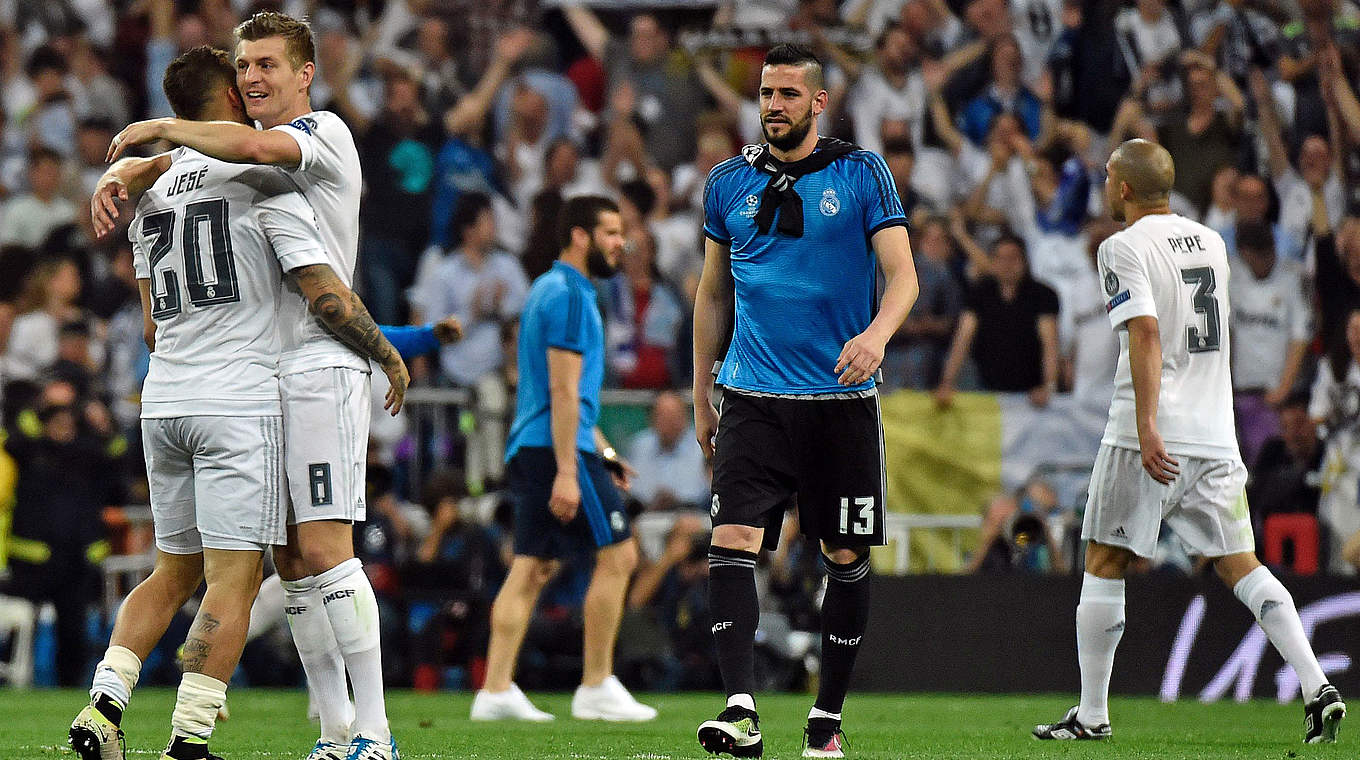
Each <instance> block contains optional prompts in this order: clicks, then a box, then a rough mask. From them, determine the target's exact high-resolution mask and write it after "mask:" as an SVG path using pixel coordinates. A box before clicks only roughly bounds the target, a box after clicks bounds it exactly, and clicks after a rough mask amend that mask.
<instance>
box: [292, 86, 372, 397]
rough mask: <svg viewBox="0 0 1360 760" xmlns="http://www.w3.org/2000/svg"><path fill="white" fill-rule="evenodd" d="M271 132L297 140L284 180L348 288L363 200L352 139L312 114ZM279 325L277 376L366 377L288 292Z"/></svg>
mask: <svg viewBox="0 0 1360 760" xmlns="http://www.w3.org/2000/svg"><path fill="white" fill-rule="evenodd" d="M274 129H276V130H278V131H280V132H284V133H286V134H288V135H290V136H292V138H293V139H294V140H297V144H298V149H299V150H300V151H301V152H302V162H301V163H300V164H298V167H297V168H296V169H293V170H292V171H290V172H289V176H291V177H292V178H293V181H294V182H296V183H297V185H298V187H299V188H300V189H301V190H302V194H303V196H305V197H306V198H307V201H308V202H309V203H311V204H312V208H313V209H314V210H315V211H316V220H317V226H318V227H319V228H320V230H321V240H322V242H323V243H325V245H326V249H325V251H326V257H327V261H326V263H328V264H330V266H331V269H334V270H335V273H336V274H337V275H338V276H339V277H340V279H341V280H342V281H344V283H345V284H346V285H349V286H350V287H353V286H354V266H355V262H356V259H357V258H358V253H359V197H360V196H361V195H362V194H363V172H362V170H361V169H360V168H359V151H358V149H357V148H355V147H354V136H353V135H352V134H350V131H349V127H347V126H345V122H344V121H342V120H341V119H340V117H339V116H336V115H335V114H333V113H331V112H330V111H312V112H311V113H309V114H306V115H304V116H300V117H298V118H296V119H294V120H293V121H291V122H289V123H287V124H280V125H279V126H277V127H274ZM279 324H280V325H281V328H280V329H281V330H282V331H283V356H282V357H281V358H280V360H279V372H280V374H284V375H288V374H293V373H295V372H306V371H308V370H313V369H323V368H325V367H349V368H351V369H358V370H363V371H365V372H367V371H368V359H366V358H364V357H361V356H359V355H358V354H357V353H355V352H354V350H353V349H351V348H349V347H348V346H346V345H344V344H343V343H341V342H340V341H338V340H336V339H335V337H334V336H332V335H331V334H330V333H329V332H327V331H326V329H325V327H323V326H322V324H321V322H320V321H319V320H318V319H317V318H316V317H315V316H314V315H313V314H312V313H311V312H310V311H309V310H308V308H307V301H306V299H304V298H303V297H302V295H301V294H300V293H298V292H296V291H295V290H292V289H290V291H289V293H288V294H286V295H285V297H284V304H283V311H282V314H281V321H280V323H279Z"/></svg>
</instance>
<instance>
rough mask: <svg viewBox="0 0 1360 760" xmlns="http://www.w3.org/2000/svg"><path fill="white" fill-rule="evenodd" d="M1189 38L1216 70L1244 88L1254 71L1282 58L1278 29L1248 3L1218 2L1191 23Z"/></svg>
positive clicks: (1235, 0) (1243, 1) (1241, 0)
mask: <svg viewBox="0 0 1360 760" xmlns="http://www.w3.org/2000/svg"><path fill="white" fill-rule="evenodd" d="M1190 36H1191V37H1192V38H1193V40H1194V43H1195V45H1196V46H1198V47H1199V49H1200V50H1202V51H1203V52H1204V53H1205V54H1206V55H1208V56H1209V57H1210V59H1211V60H1212V61H1213V62H1214V63H1215V65H1216V66H1218V67H1220V68H1222V69H1223V71H1224V73H1226V74H1227V75H1228V76H1230V77H1232V78H1233V80H1234V81H1235V82H1236V83H1237V85H1238V86H1239V87H1245V86H1246V84H1247V76H1248V74H1249V73H1250V70H1251V68H1252V67H1259V68H1272V67H1273V66H1274V65H1275V61H1276V60H1277V59H1278V58H1279V57H1280V30H1279V26H1278V25H1277V24H1276V23H1275V22H1274V21H1272V20H1271V19H1270V18H1269V17H1268V16H1266V15H1265V14H1264V13H1262V12H1260V11H1258V10H1255V9H1253V8H1248V7H1246V2H1245V0H1219V2H1218V3H1217V4H1216V5H1214V6H1213V7H1211V8H1208V9H1206V10H1203V11H1201V12H1200V13H1199V14H1198V15H1196V16H1195V17H1194V19H1193V20H1192V21H1191V22H1190Z"/></svg>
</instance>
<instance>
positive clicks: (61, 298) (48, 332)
mask: <svg viewBox="0 0 1360 760" xmlns="http://www.w3.org/2000/svg"><path fill="white" fill-rule="evenodd" d="M80 287H81V286H80V270H78V269H77V268H76V264H75V261H73V260H71V259H69V258H65V257H59V258H51V259H47V260H45V261H42V262H41V263H39V264H38V265H37V266H36V267H34V269H33V271H32V272H31V273H30V274H29V275H28V279H27V281H26V284H25V286H24V292H23V295H22V296H21V297H20V298H19V300H18V302H17V303H16V304H15V311H16V312H17V314H18V316H16V317H15V319H14V325H13V326H12V327H11V328H10V334H9V342H8V344H7V346H6V350H5V356H4V360H5V376H6V377H8V378H10V379H18V380H36V379H38V378H39V377H40V376H41V375H42V373H43V372H44V371H46V370H47V369H48V368H49V367H51V366H52V363H53V362H55V361H56V360H57V354H58V350H57V349H58V345H57V344H58V340H57V339H58V335H59V334H60V330H61V326H62V325H63V324H66V323H68V322H73V321H77V320H79V319H80V318H81V314H82V312H81V310H80V307H79V306H78V305H77V301H78V299H79V298H80Z"/></svg>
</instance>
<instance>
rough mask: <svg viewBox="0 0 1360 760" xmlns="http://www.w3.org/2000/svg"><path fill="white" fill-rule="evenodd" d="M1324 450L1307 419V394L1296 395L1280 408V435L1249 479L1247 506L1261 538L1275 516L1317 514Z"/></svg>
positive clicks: (1262, 454) (1315, 428)
mask: <svg viewBox="0 0 1360 760" xmlns="http://www.w3.org/2000/svg"><path fill="white" fill-rule="evenodd" d="M1323 453H1324V447H1323V444H1322V440H1321V439H1320V438H1319V437H1318V426H1317V422H1316V421H1315V420H1313V419H1311V418H1310V417H1309V416H1308V394H1307V392H1304V391H1299V392H1295V393H1293V394H1292V395H1290V396H1289V398H1287V399H1285V401H1284V403H1283V404H1281V405H1280V433H1279V435H1277V436H1275V437H1273V438H1271V439H1270V440H1268V441H1266V442H1265V445H1263V446H1262V447H1261V451H1260V454H1258V455H1257V457H1256V462H1255V463H1254V465H1253V466H1252V468H1251V477H1250V478H1249V479H1248V480H1247V504H1249V505H1251V514H1252V522H1253V523H1254V524H1255V527H1256V534H1257V535H1258V536H1260V535H1264V533H1263V527H1264V524H1265V519H1266V518H1267V517H1269V516H1271V515H1274V514H1291V513H1296V512H1303V513H1306V514H1312V515H1315V514H1317V511H1318V500H1319V499H1320V498H1321V488H1320V486H1321V480H1322V475H1323V473H1322V464H1323V459H1322V456H1323Z"/></svg>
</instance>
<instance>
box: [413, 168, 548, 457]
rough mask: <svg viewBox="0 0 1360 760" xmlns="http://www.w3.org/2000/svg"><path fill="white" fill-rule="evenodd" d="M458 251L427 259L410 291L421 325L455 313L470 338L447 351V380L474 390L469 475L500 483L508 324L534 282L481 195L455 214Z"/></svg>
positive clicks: (443, 355)
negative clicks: (502, 238) (506, 247)
mask: <svg viewBox="0 0 1360 760" xmlns="http://www.w3.org/2000/svg"><path fill="white" fill-rule="evenodd" d="M453 229H454V233H455V234H456V235H457V238H456V239H457V241H458V242H457V248H456V249H454V250H448V251H444V252H443V253H442V254H440V253H439V252H438V251H432V252H427V253H426V256H425V258H426V260H425V261H422V263H421V267H420V274H419V275H418V276H417V278H416V283H415V285H414V286H413V287H412V289H411V311H412V318H413V321H414V323H415V324H422V323H423V322H424V321H425V320H426V319H428V318H430V317H433V316H437V315H440V314H452V315H454V316H456V317H458V320H459V321H460V322H461V323H462V325H463V338H462V340H460V341H458V342H457V343H451V344H449V345H446V346H444V347H443V348H442V349H440V352H439V364H440V368H441V370H442V377H443V378H444V379H445V380H446V381H447V382H449V383H451V384H453V385H455V386H458V387H462V388H468V389H470V390H472V391H473V392H474V395H475V401H474V406H473V410H474V414H475V415H476V420H477V429H476V432H475V434H474V435H473V436H472V437H471V438H470V439H469V440H468V446H469V452H468V459H469V466H470V468H471V471H470V472H469V473H468V476H469V477H470V478H472V479H473V481H474V482H482V481H483V480H485V479H487V478H493V479H494V478H499V477H500V473H501V472H502V471H503V463H502V462H501V454H502V451H503V447H504V445H505V419H504V418H505V413H506V411H507V410H508V409H509V398H508V397H507V395H506V387H505V382H504V380H503V379H502V376H501V374H500V369H501V368H502V367H503V366H504V365H505V348H504V346H503V344H502V343H501V325H503V324H504V323H505V322H507V321H510V320H514V319H517V318H518V317H519V313H520V310H521V309H522V308H523V307H524V298H525V295H526V294H527V293H528V290H529V282H528V280H527V279H525V277H524V270H523V269H522V268H521V267H520V264H519V262H518V261H517V260H515V257H514V256H512V255H511V254H509V253H506V252H505V251H502V250H498V249H496V247H495V243H496V219H495V215H494V213H493V212H492V209H491V199H490V198H488V197H487V196H485V195H482V194H478V193H469V194H466V195H464V196H463V197H462V199H461V200H460V202H459V204H458V210H457V212H455V214H454V221H453Z"/></svg>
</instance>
